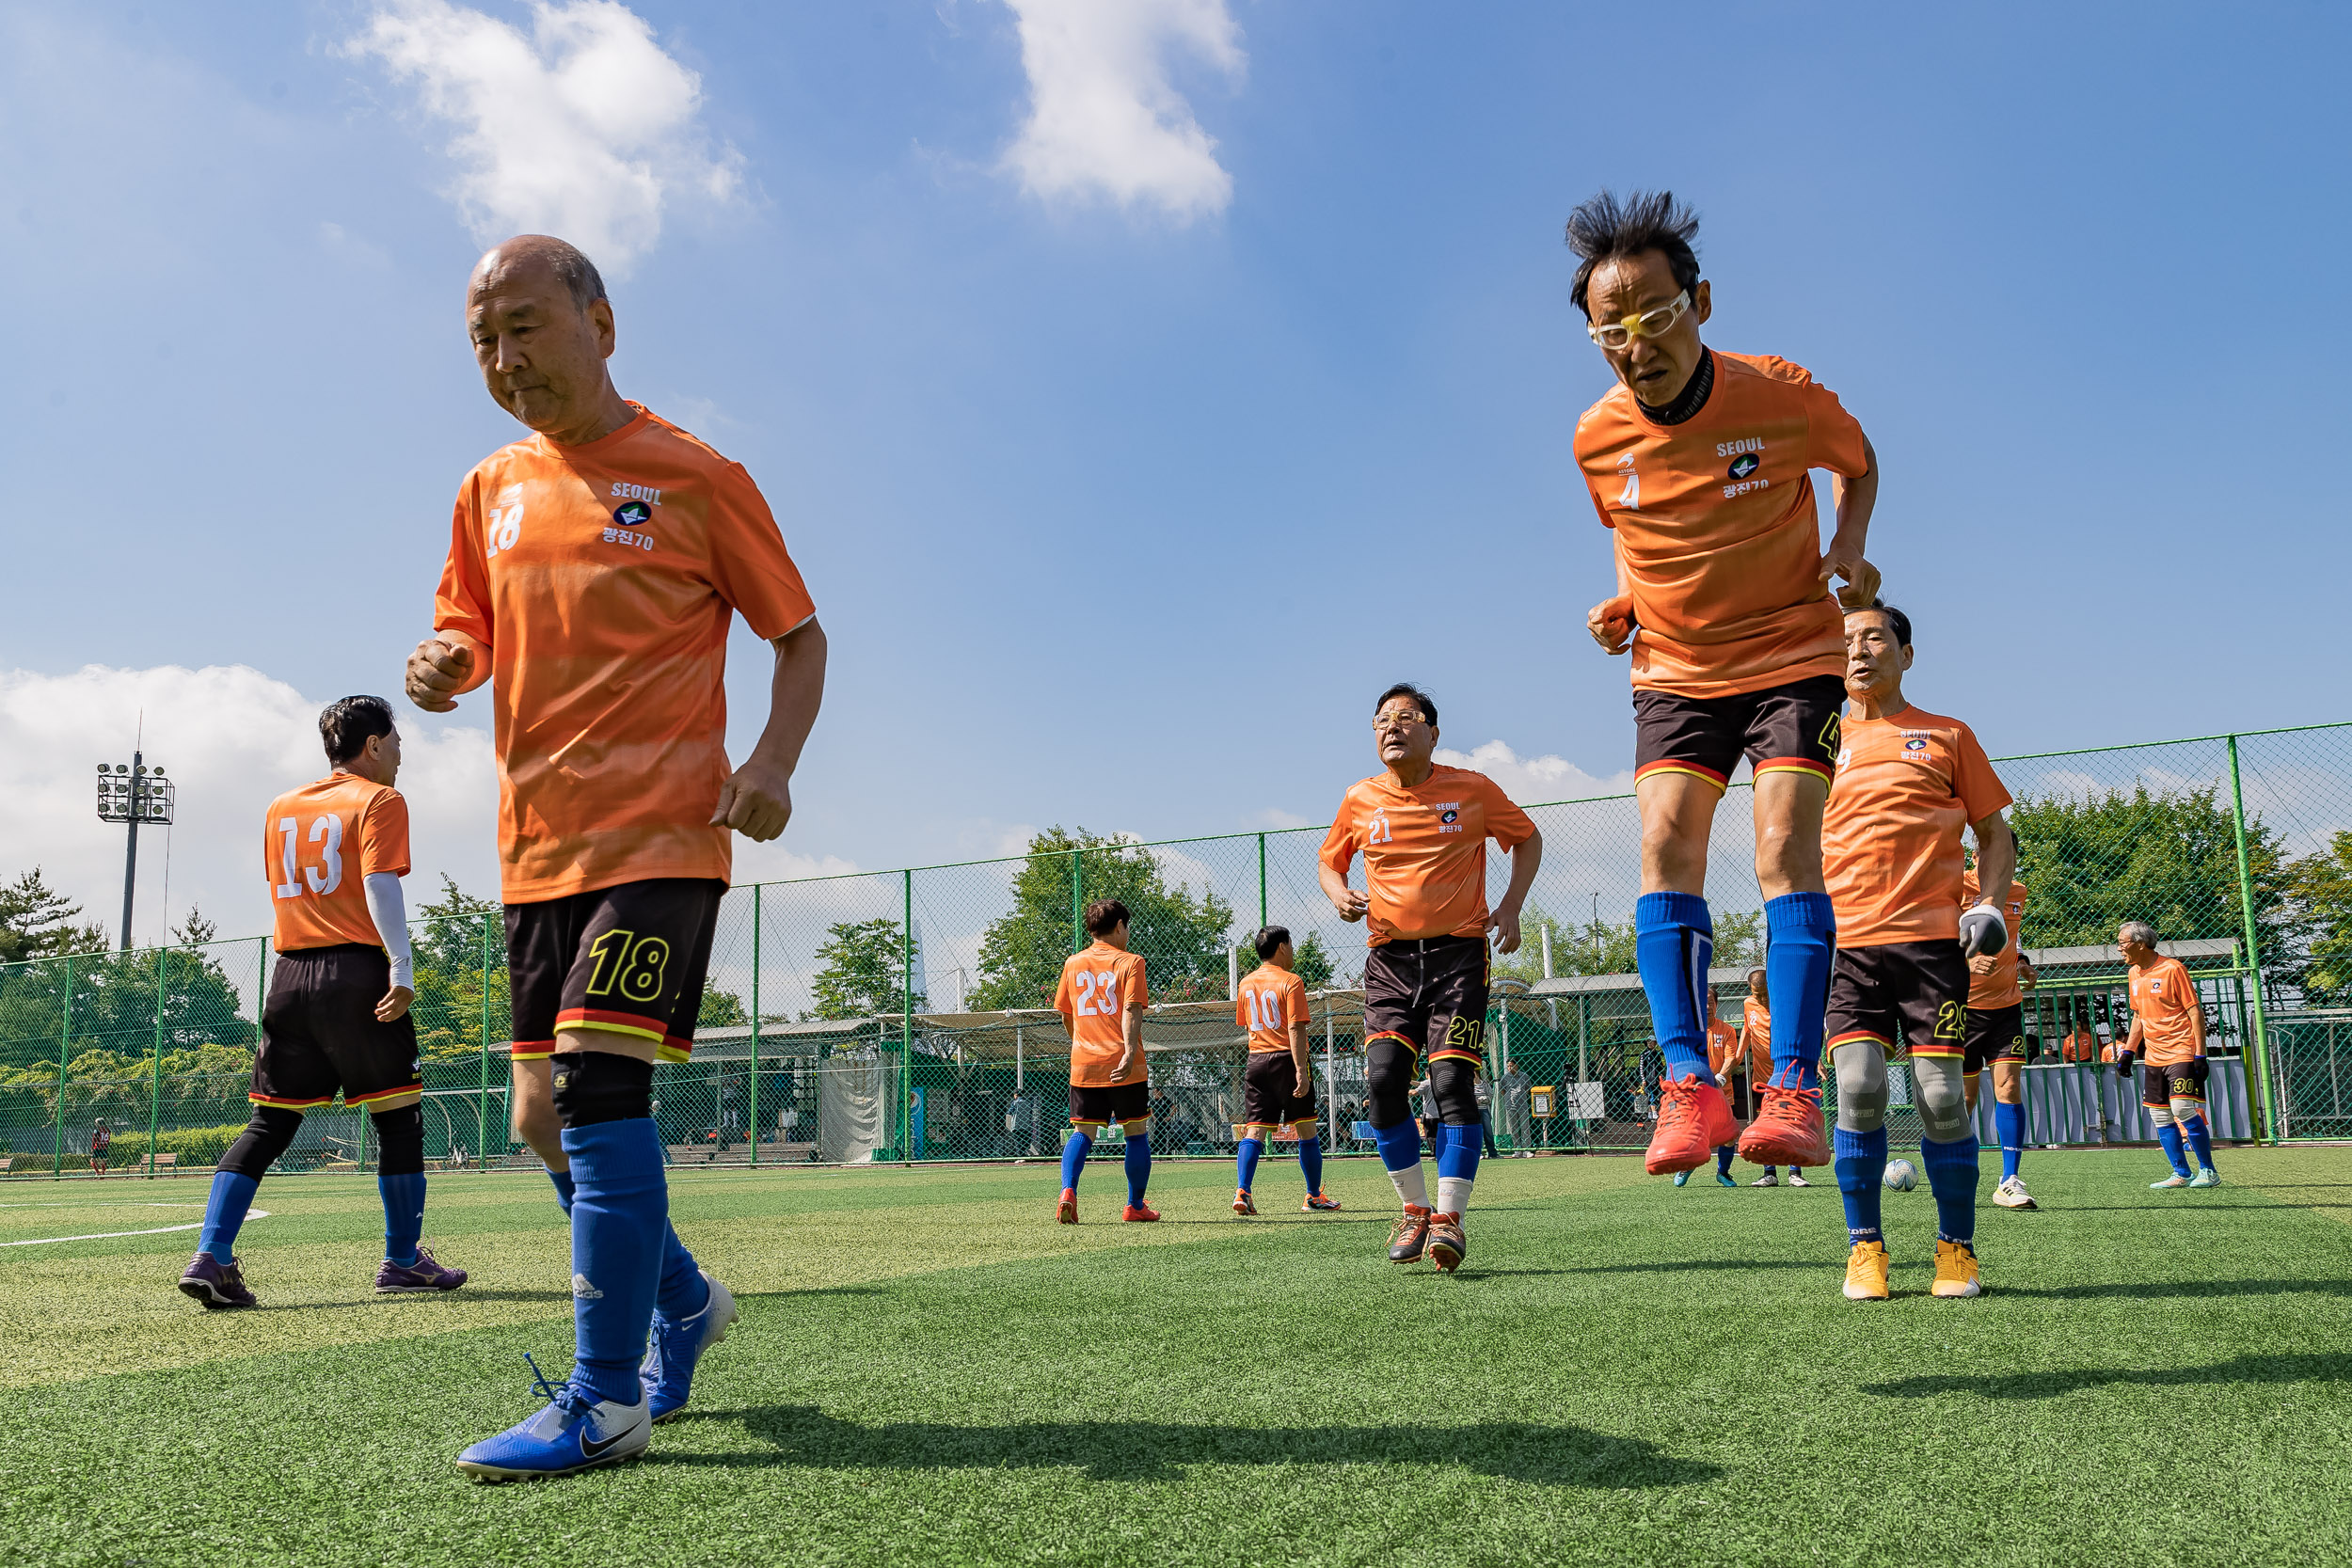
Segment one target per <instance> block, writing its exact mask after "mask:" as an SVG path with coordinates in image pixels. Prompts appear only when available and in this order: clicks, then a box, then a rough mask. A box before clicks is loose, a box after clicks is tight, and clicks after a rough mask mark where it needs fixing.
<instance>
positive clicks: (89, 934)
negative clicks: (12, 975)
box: [0, 865, 106, 963]
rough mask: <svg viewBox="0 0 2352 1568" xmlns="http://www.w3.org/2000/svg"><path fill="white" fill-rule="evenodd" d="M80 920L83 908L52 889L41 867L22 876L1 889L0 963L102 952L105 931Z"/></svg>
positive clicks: (101, 927) (100, 927) (104, 943)
mask: <svg viewBox="0 0 2352 1568" xmlns="http://www.w3.org/2000/svg"><path fill="white" fill-rule="evenodd" d="M81 920H82V906H81V905H79V904H77V903H75V902H74V901H73V900H72V899H71V898H68V897H67V896H66V895H64V894H62V893H59V892H58V891H57V890H56V889H55V888H53V887H51V886H50V885H49V883H48V882H47V881H46V880H45V879H43V878H42V876H41V873H40V866H38V865H37V866H35V867H33V869H31V870H30V871H26V872H23V873H21V874H20V875H19V876H18V877H17V879H16V880H15V881H13V882H10V883H8V885H7V886H6V887H0V963H23V962H24V961H25V960H26V959H29V958H53V957H55V956H56V955H58V954H61V953H96V952H103V951H104V949H105V946H106V928H105V927H103V926H97V925H84V924H82V923H81Z"/></svg>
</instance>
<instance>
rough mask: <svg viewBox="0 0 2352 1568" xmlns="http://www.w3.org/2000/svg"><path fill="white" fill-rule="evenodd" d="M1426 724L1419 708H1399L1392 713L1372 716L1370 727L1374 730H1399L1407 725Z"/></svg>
mask: <svg viewBox="0 0 2352 1568" xmlns="http://www.w3.org/2000/svg"><path fill="white" fill-rule="evenodd" d="M1427 722H1429V721H1428V720H1426V719H1424V718H1422V713H1421V710H1420V709H1419V708H1401V709H1399V710H1398V711H1396V712H1394V713H1375V714H1374V715H1373V716H1372V727H1373V728H1374V729H1375V730H1401V729H1403V728H1405V727H1406V725H1408V724H1425V723H1427Z"/></svg>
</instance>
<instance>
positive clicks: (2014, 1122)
mask: <svg viewBox="0 0 2352 1568" xmlns="http://www.w3.org/2000/svg"><path fill="white" fill-rule="evenodd" d="M1993 1131H1994V1132H1997V1133H1999V1134H2000V1138H2001V1180H2004V1181H2006V1180H2009V1179H2010V1177H2012V1176H2015V1175H2016V1174H2017V1166H2018V1164H2019V1162H2020V1161H2022V1160H2024V1159H2025V1157H2026V1108H2025V1107H2024V1106H2023V1105H2011V1104H2010V1102H2009V1101H2006V1100H1996V1101H1994V1102H1993Z"/></svg>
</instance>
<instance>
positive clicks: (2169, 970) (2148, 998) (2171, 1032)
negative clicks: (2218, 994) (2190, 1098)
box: [2131, 958, 2200, 1067]
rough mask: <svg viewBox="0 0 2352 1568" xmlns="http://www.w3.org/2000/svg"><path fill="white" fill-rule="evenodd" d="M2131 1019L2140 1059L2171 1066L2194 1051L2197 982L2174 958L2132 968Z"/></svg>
mask: <svg viewBox="0 0 2352 1568" xmlns="http://www.w3.org/2000/svg"><path fill="white" fill-rule="evenodd" d="M2131 991H2132V1018H2133V1019H2134V1021H2136V1022H2137V1023H2138V1024H2139V1054H2140V1059H2141V1060H2143V1061H2145V1062H2146V1063H2147V1064H2148V1065H2149V1066H2150V1067H2172V1066H2175V1065H2177V1064H2179V1063H2181V1062H2185V1061H2187V1060H2188V1059H2189V1058H2191V1057H2193V1056H2195V1055H2196V1054H2197V1025H2198V1020H2199V1013H2200V1009H2199V1006H2198V1002H2197V982H2196V981H2194V980H2192V979H2190V978H2189V975H2188V968H2187V966H2186V965H2185V964H2183V963H2182V962H2181V960H2180V959H2178V958H2158V959H2157V960H2156V961H2155V962H2154V963H2152V964H2150V965H2149V966H2148V967H2147V968H2146V969H2135V970H2133V971H2132V984H2131Z"/></svg>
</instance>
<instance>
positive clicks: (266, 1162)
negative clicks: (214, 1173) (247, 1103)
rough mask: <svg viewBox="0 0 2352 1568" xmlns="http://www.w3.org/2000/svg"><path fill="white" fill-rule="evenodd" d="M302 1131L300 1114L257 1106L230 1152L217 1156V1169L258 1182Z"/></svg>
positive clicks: (275, 1106)
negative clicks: (218, 1158) (218, 1164)
mask: <svg viewBox="0 0 2352 1568" xmlns="http://www.w3.org/2000/svg"><path fill="white" fill-rule="evenodd" d="M301 1129H302V1113H301V1112H300V1111H289V1110H287V1109H286V1108H285V1107H283V1106H281V1105H256V1106H255V1107H253V1119H252V1120H251V1121H249V1122H247V1123H246V1128H245V1131H244V1132H240V1133H238V1134H237V1141H236V1142H234V1143H232V1144H230V1146H229V1152H228V1153H226V1154H224V1155H222V1156H221V1157H220V1167H219V1168H220V1169H222V1170H228V1171H235V1172H236V1173H237V1174H238V1175H240V1176H249V1177H251V1178H253V1180H256V1181H259V1180H261V1179H262V1176H263V1175H265V1174H266V1173H267V1172H268V1170H269V1167H270V1165H271V1164H273V1163H274V1162H276V1160H277V1159H278V1156H279V1155H280V1154H283V1153H285V1152H286V1149H287V1147H288V1146H289V1145H291V1144H292V1143H293V1142H294V1134H295V1133H296V1132H300V1131H301Z"/></svg>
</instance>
